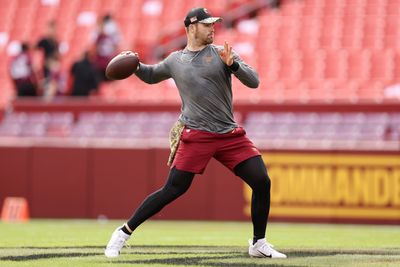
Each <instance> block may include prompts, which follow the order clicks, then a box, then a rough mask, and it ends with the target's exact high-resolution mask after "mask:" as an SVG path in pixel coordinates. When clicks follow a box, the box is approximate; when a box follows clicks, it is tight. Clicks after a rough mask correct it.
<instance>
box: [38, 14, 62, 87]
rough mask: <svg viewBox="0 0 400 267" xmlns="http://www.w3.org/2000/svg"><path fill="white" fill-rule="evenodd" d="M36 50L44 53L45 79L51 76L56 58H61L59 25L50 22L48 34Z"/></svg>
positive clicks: (43, 67)
mask: <svg viewBox="0 0 400 267" xmlns="http://www.w3.org/2000/svg"><path fill="white" fill-rule="evenodd" d="M36 48H37V49H39V50H41V51H42V52H43V60H42V61H43V65H42V76H43V78H44V79H46V78H48V76H49V75H50V66H49V65H50V64H51V63H52V61H54V58H55V57H59V43H58V40H57V25H56V22H55V21H50V22H49V23H48V25H47V32H46V34H45V35H44V36H43V37H42V38H41V39H40V40H39V41H38V43H37V44H36Z"/></svg>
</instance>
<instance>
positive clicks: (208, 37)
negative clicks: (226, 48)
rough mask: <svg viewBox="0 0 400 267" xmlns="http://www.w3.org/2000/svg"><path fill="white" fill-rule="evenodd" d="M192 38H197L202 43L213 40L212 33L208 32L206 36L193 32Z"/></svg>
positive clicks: (209, 42)
mask: <svg viewBox="0 0 400 267" xmlns="http://www.w3.org/2000/svg"><path fill="white" fill-rule="evenodd" d="M194 38H195V39H196V40H198V43H200V44H202V45H209V44H212V43H213V42H214V33H209V34H207V35H206V36H202V35H201V34H199V32H196V33H195V34H194Z"/></svg>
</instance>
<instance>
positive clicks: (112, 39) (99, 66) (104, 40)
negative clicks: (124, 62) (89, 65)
mask: <svg viewBox="0 0 400 267" xmlns="http://www.w3.org/2000/svg"><path fill="white" fill-rule="evenodd" d="M120 41H121V35H120V31H119V28H118V25H117V23H116V22H115V21H114V20H113V18H112V16H111V15H109V14H107V15H105V16H104V17H103V18H102V19H101V21H100V24H99V29H98V32H97V33H96V34H95V45H94V53H93V54H94V55H93V62H94V65H95V67H96V70H97V73H98V75H99V77H100V80H101V81H108V79H107V77H106V75H105V70H106V67H107V64H108V62H110V60H111V59H112V58H113V57H114V56H115V55H116V54H117V52H118V46H119V44H120Z"/></svg>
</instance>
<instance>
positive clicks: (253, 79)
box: [220, 42, 260, 88]
mask: <svg viewBox="0 0 400 267" xmlns="http://www.w3.org/2000/svg"><path fill="white" fill-rule="evenodd" d="M220 56H221V59H222V61H224V62H225V64H226V65H227V66H228V68H229V69H230V70H231V71H232V73H233V75H235V76H236V78H238V79H239V80H240V81H241V82H242V83H243V84H244V85H246V86H248V87H250V88H257V87H258V85H259V84H260V80H259V78H258V74H257V72H256V71H255V70H254V69H253V68H252V67H250V66H249V65H247V64H246V63H245V62H244V61H243V60H242V59H241V58H240V56H239V55H238V54H237V53H235V52H234V51H233V50H232V47H231V46H230V45H229V44H228V43H227V42H225V44H224V50H222V51H221V52H220Z"/></svg>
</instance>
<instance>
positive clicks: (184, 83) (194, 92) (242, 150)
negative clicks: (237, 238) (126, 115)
mask: <svg viewBox="0 0 400 267" xmlns="http://www.w3.org/2000/svg"><path fill="white" fill-rule="evenodd" d="M219 21H221V18H218V17H212V16H211V14H210V13H209V12H208V11H207V10H206V9H205V8H194V9H192V10H191V11H189V13H188V14H187V16H186V19H185V20H184V24H185V29H186V38H187V45H186V47H185V48H184V49H183V50H179V51H176V52H173V53H171V54H170V55H169V56H168V57H167V58H166V59H164V60H163V61H162V62H160V63H158V64H155V65H146V64H143V63H140V65H139V69H138V70H137V71H136V76H137V77H139V78H140V79H141V80H142V81H144V82H146V83H149V84H153V83H158V82H161V81H163V80H166V79H169V78H172V79H173V80H174V81H175V84H176V86H177V88H178V91H179V94H180V96H181V98H182V102H183V104H182V114H181V116H180V118H179V121H178V122H177V123H176V124H175V126H174V127H173V129H172V130H171V137H172V138H171V140H170V142H171V144H172V145H171V152H172V153H171V156H170V160H169V162H168V163H169V165H170V166H171V169H170V173H169V176H168V178H167V182H166V184H165V185H164V187H163V188H161V189H160V190H158V191H157V192H155V193H153V194H151V195H150V196H148V197H147V198H146V199H145V200H144V202H143V203H142V204H141V205H140V207H139V208H138V209H137V210H136V212H135V213H134V214H133V216H132V217H131V218H130V219H129V220H128V222H127V223H125V224H124V225H123V226H121V227H118V228H117V229H116V230H115V231H114V233H113V234H112V236H111V239H110V241H109V243H108V245H107V248H106V250H105V255H106V256H107V257H117V256H118V255H119V253H120V250H121V249H122V247H123V246H124V244H125V241H126V240H127V239H128V238H129V237H130V235H131V234H132V232H133V231H135V230H136V228H137V227H138V226H139V225H141V224H142V223H143V222H144V221H146V220H147V219H148V218H150V217H151V216H153V215H155V214H156V213H157V212H159V211H160V210H161V209H162V208H163V207H165V206H166V205H168V204H169V203H171V202H172V201H174V200H175V199H177V198H178V197H179V196H181V195H182V194H184V193H185V192H186V191H187V190H188V189H189V187H190V185H191V183H192V181H193V178H194V176H195V174H201V173H203V171H204V170H205V168H206V166H207V164H208V162H209V160H210V159H211V158H212V157H214V158H215V159H217V160H218V161H220V162H221V163H222V164H224V165H225V166H226V167H228V168H229V169H230V170H231V171H232V172H233V173H235V174H236V175H237V176H239V177H240V178H241V179H242V180H243V181H245V182H246V183H247V184H248V185H249V186H250V187H251V189H252V191H253V194H252V203H251V211H252V222H253V231H254V232H253V234H254V235H253V239H252V240H249V250H248V252H249V254H250V256H253V257H269V258H286V255H285V254H282V253H280V252H278V251H276V250H275V249H273V248H272V246H271V245H270V244H268V243H267V242H266V239H265V232H266V226H267V220H268V214H269V207H270V186H271V184H270V178H269V176H268V173H267V169H266V167H265V163H264V162H263V159H262V157H261V155H260V152H259V151H258V149H257V148H256V147H255V146H254V144H253V143H252V142H251V141H250V140H249V139H248V137H247V136H246V132H245V130H244V129H243V128H242V127H239V126H238V124H237V123H236V122H235V120H234V117H233V107H232V80H231V79H232V75H234V76H235V77H237V78H238V79H239V80H240V81H241V82H242V83H243V84H244V85H246V86H248V87H250V88H257V87H258V85H259V80H258V74H257V72H256V71H255V70H253V69H252V68H251V67H250V66H249V65H247V64H246V63H245V62H244V61H243V60H242V59H241V58H240V57H239V55H238V54H237V53H236V52H234V51H232V47H231V46H230V45H229V44H228V43H227V42H225V44H224V46H216V45H214V44H212V43H213V41H214V24H215V23H216V22H219ZM121 186H122V188H124V185H121ZM222 193H223V192H222ZM121 205H125V203H121Z"/></svg>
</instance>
